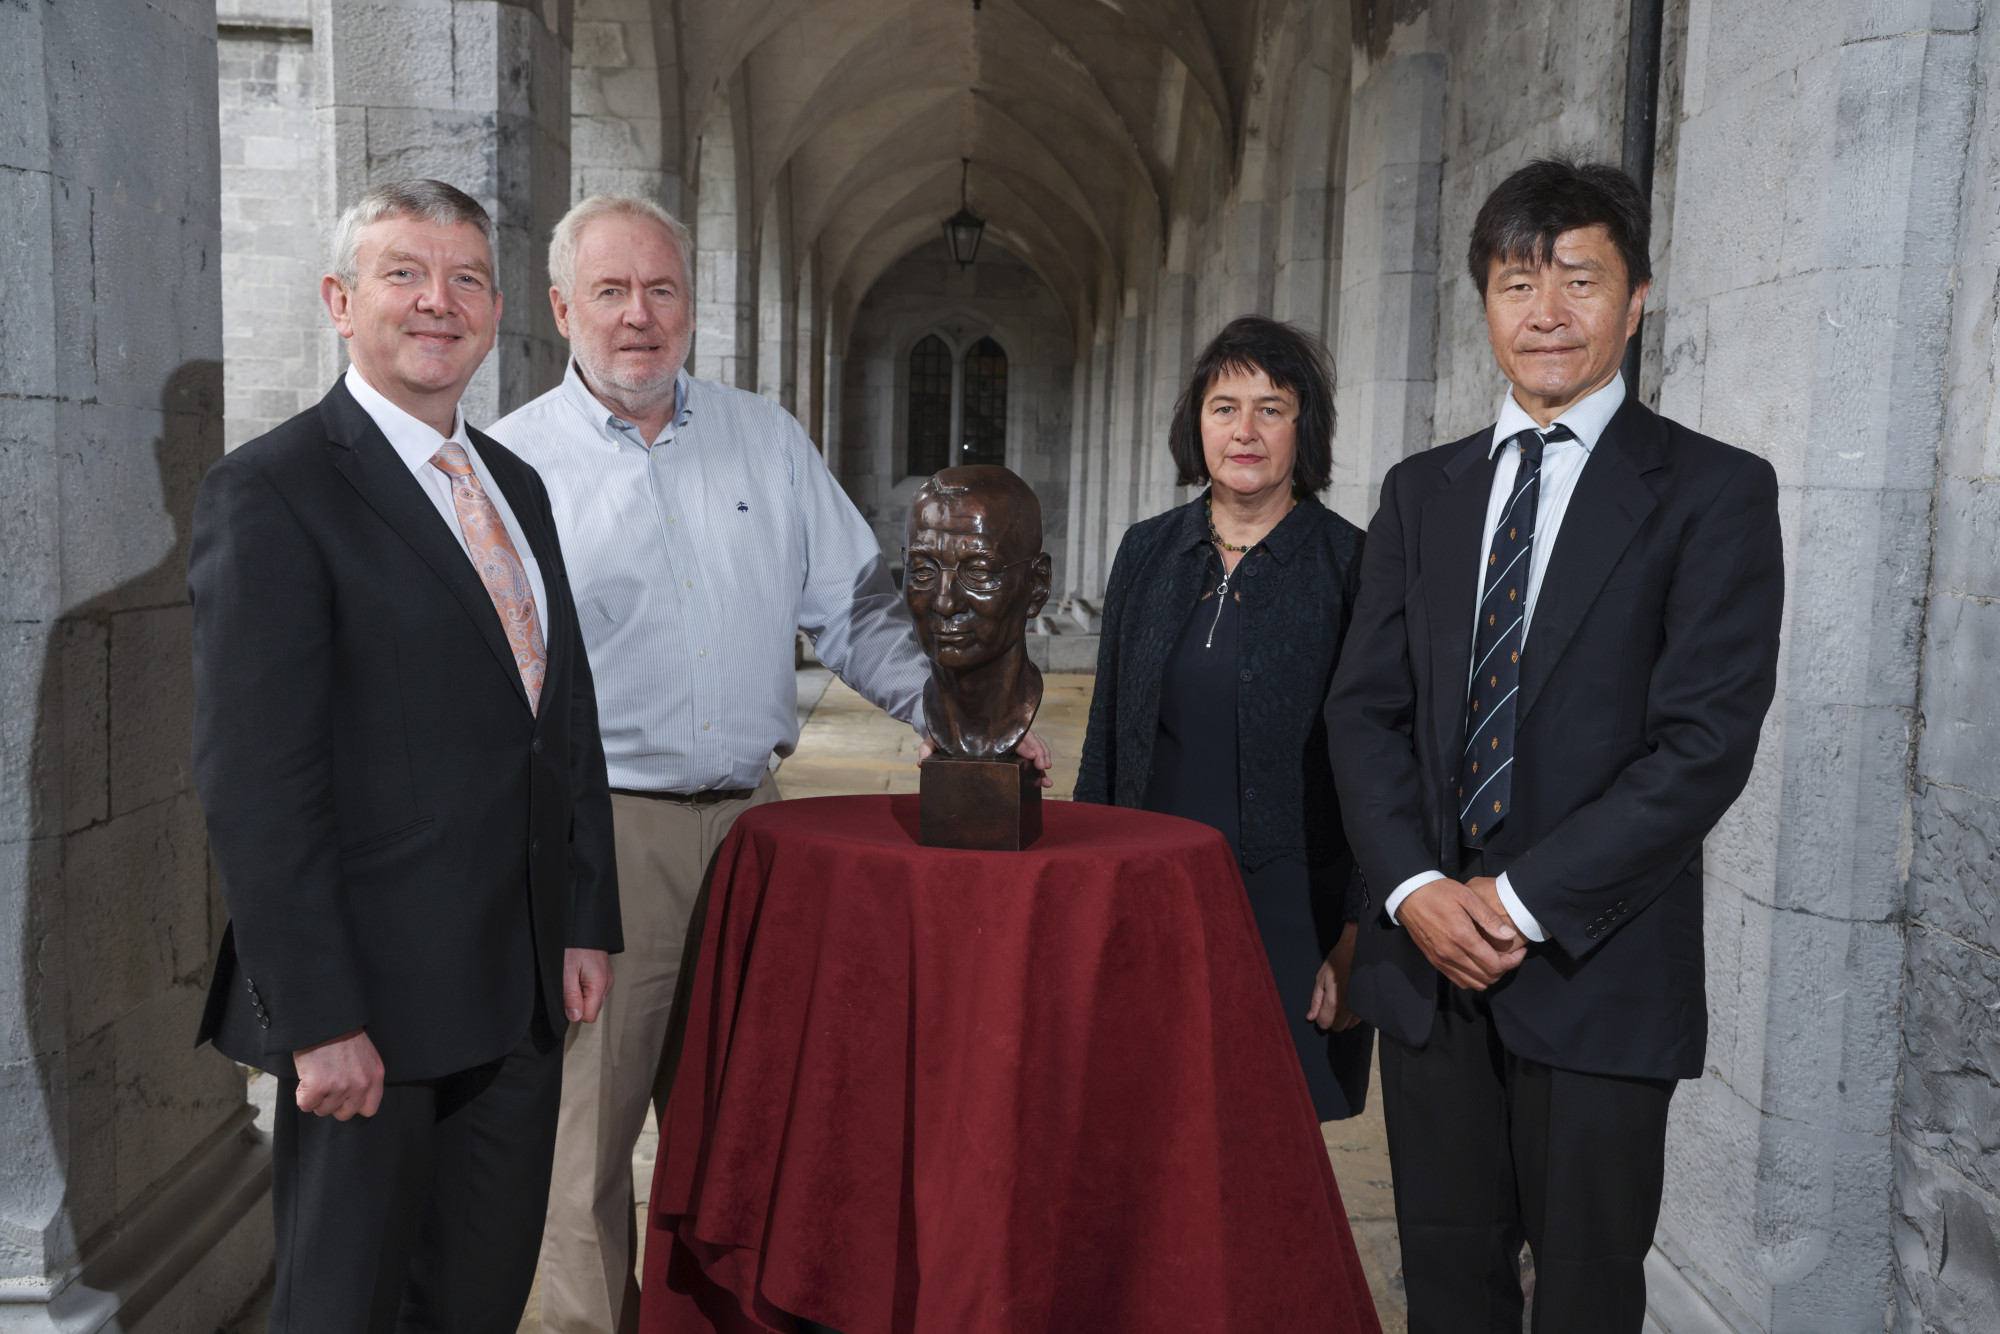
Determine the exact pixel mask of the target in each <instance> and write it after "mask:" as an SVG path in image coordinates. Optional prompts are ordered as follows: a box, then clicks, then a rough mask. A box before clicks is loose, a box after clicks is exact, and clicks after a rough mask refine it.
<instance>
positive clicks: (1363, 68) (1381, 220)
mask: <svg viewBox="0 0 2000 1334" xmlns="http://www.w3.org/2000/svg"><path fill="white" fill-rule="evenodd" d="M1381 8H1382V9H1384V10H1386V7H1381ZM1442 8H1443V9H1444V10H1449V8H1450V7H1449V6H1443V7H1442ZM1409 9H1410V10H1413V11H1414V14H1413V16H1412V17H1410V18H1409V19H1407V20H1406V21H1404V22H1402V23H1396V24H1393V25H1392V23H1391V21H1390V17H1389V15H1388V14H1387V13H1386V12H1382V13H1377V14H1373V15H1372V16H1371V17H1370V18H1369V19H1368V20H1367V23H1366V25H1364V26H1365V28H1366V31H1365V32H1357V36H1358V37H1359V38H1360V40H1359V41H1358V42H1357V44H1356V46H1355V49H1354V54H1353V59H1354V75H1353V83H1352V88H1353V94H1352V105H1351V108H1350V110H1349V113H1348V127H1349V129H1348V134H1349V139H1348V153H1347V188H1346V196H1345V199H1344V201H1343V205H1342V212H1343V218H1342V226H1341V234H1342V247H1343V248H1342V253H1341V259H1340V274H1341V283H1342V286H1341V291H1340V336H1339V345H1338V346H1337V347H1336V349H1335V354H1334V364H1335V365H1336V366H1337V367H1338V368H1339V372H1340V387H1339V390H1338V392H1337V396H1336V402H1337V404H1338V411H1339V414H1340V430H1339V431H1337V432H1336V433H1335V434H1334V440H1333V486H1332V488H1331V489H1330V490H1329V491H1328V493H1327V503H1328V504H1329V505H1330V506H1331V507H1332V508H1334V509H1336V510H1338V511H1339V512H1340V513H1341V514H1343V515H1345V516H1346V517H1347V518H1348V519H1351V520H1352V521H1354V522H1355V523H1358V524H1362V525H1364V526H1365V525H1366V524H1367V522H1368V518H1369V516H1370V515H1372V514H1373V513H1374V512H1375V501H1376V491H1377V488H1379V487H1380V485H1381V482H1382V475H1383V474H1384V473H1386V472H1387V471H1388V470H1389V468H1390V466H1391V465H1393V464H1395V463H1396V462H1397V461H1398V460H1400V459H1401V458H1402V457H1403V456H1404V455H1405V454H1407V453H1413V452H1415V451H1416V450H1419V449H1422V448H1425V447H1426V446H1428V445H1429V443H1430V439H1431V406H1432V402H1433V399H1434V396H1435V393H1436V374H1437V373H1436V367H1435V360H1434V358H1435V349H1436V342H1437V338H1436V334H1437V306H1438V303H1437V291H1438V183H1439V179H1440V175H1441V171H1442V152H1443V143H1444V95H1445V60H1444V54H1443V51H1444V31H1443V29H1444V23H1445V15H1444V14H1442V13H1437V12H1433V10H1432V7H1430V6H1422V7H1419V6H1410V7H1409ZM1396 12H1397V13H1398V14H1401V13H1403V12H1405V7H1404V6H1401V5H1398V6H1396Z"/></svg>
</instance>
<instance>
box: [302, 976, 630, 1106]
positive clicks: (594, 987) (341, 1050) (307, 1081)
mask: <svg viewBox="0 0 2000 1334" xmlns="http://www.w3.org/2000/svg"><path fill="white" fill-rule="evenodd" d="M610 990H611V956H610V955H609V954H608V953H606V952H605V951H603V950H579V949H566V950H564V951H563V1013H564V1014H566V1015H568V1016H569V1019H570V1022H571V1023H576V1022H579V1021H580V1022H582V1023H586V1024H594V1023H596V1022H597V1016H598V1014H599V1012H600V1011H602V1010H603V1008H604V997H605V995H606V994H607V993H608V992H609V991H610ZM292 1062H293V1064H294V1065H296V1066H297V1067H298V1071H299V1089H298V1093H297V1095H296V1096H297V1101H298V1104H299V1110H300V1111H302V1112H311V1113H312V1114H313V1115H314V1116H330V1117H332V1118H333V1119H334V1120H336V1121H346V1120H349V1119H350V1118H352V1117H356V1116H373V1115H375V1112H376V1110H377V1109H378V1108H380V1107H381V1105H382V1076H383V1070H382V1055H381V1053H380V1052H378V1051H376V1050H375V1044H374V1042H372V1041H371V1040H370V1039H369V1037H368V1030H367V1029H365V1028H357V1029H355V1030H354V1031H353V1032H352V1033H343V1034H341V1035H340V1036H339V1037H337V1038H329V1039H327V1040H326V1041H325V1042H321V1043H316V1044H315V1045H313V1046H310V1047H303V1048H301V1049H300V1050H298V1051H295V1052H293V1053H292Z"/></svg>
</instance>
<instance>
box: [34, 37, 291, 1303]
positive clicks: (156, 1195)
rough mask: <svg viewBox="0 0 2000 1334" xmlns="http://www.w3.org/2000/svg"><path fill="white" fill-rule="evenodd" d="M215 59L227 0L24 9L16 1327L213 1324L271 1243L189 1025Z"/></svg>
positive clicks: (251, 1162)
mask: <svg viewBox="0 0 2000 1334" xmlns="http://www.w3.org/2000/svg"><path fill="white" fill-rule="evenodd" d="M216 79H217V71H216V38H215V7H214V5H213V4H212V3H211V4H202V3H197V0H169V2H168V3H160V4H153V5H146V6H135V5H131V4H127V3H122V2H121V0H77V2H76V3H73V4H62V5H41V4H37V5H11V6H7V7H5V8H4V9H0V88H5V89H7V90H8V95H7V96H6V97H5V98H4V99H0V238H4V240H0V497H4V508H3V509H0V570H4V571H5V575H4V578H0V606H4V615H3V616H0V623H4V625H5V631H4V635H0V654H4V657H5V661H4V665H0V681H4V682H5V683H6V684H5V688H4V689H5V695H4V702H0V1330H6V1331H28V1330H36V1331H41V1330H57V1329H61V1330H64V1331H83V1330H97V1329H100V1328H106V1327H108V1328H114V1329H126V1330H132V1329H148V1330H152V1329H159V1330H166V1329H173V1330H189V1331H196V1330H200V1331H206V1330H210V1329H213V1328H215V1327H216V1326H217V1325H218V1324H219V1323H221V1322H223V1321H226V1320H227V1319H228V1318H229V1317H230V1316H231V1315H232V1314H234V1312H235V1311H236V1310H237V1309H238V1308H239V1307H240V1306H241V1305H242V1304H243V1302H244V1300H245V1299H246V1298H247V1297H249V1295H250V1294H251V1292H252V1291H253V1290H254V1288H255V1287H256V1285H257V1284H258V1283H259V1282H260V1281H261V1280H262V1278H263V1277H264V1275H265V1273H266V1272H267V1271H268V1268H269V1264H270V1258H271V1239H270V1227H271V1224H270V1214H269V1212H268V1206H267V1205H266V1204H265V1203H264V1200H265V1198H266V1196H267V1194H268V1187H269V1178H270V1153H269V1148H268V1144H267V1141H266V1140H265V1139H264V1137H263V1136H262V1135H260V1134H259V1133H258V1132H257V1131H256V1130H255V1129H254V1127H253V1126H252V1123H251V1118H252V1111H251V1108H250V1107H249V1106H247V1105H246V1103H245V1100H244V1079H243V1076H242V1074H241V1072H240V1071H239V1070H238V1069H237V1067H236V1066H235V1065H233V1064H231V1063H230V1062H229V1061H228V1060H226V1059H224V1058H223V1057H221V1056H220V1055H218V1054H216V1053H215V1052H214V1051H213V1050H211V1049H202V1050H196V1049H195V1048H194V1046H193V1039H194V1033H195V1028H196V1024H197V1022H198V1020H199V1018H200V1015H201V1009H202V998H203V986H204V983H205V981H206V979H207V976H208V969H209V962H210V959H211V958H212V956H213V952H214V948H215V944H216V941H217V938H218V935H219V932H220V929H221V925H222V914H221V911H220V908H219V902H218V896H217V895H216V894H215V892H214V889H213V885H212V880H211V876H210V873H209V864H208V848H207V841H206V836H205V833H204V828H203V822H202V813H201V808H200V805H199V804H198V802H197V801H196V798H195V794H194V790H193V783H192V778H191V774H190V765H189V748H190V724H191V718H192V709H191V694H192V690H191V678H190V672H189V667H188V654H189V642H190V632H191V620H192V618H191V615H190V611H189V607H188V602H187V581H186V543H187V536H188V522H189V517H190V514H191V512H192V510H193V505H194V495H195V488H196V486H197V484H198V483H199V481H200V479H201V476H202V473H203V472H204V471H206V469H207V468H208V466H209V465H210V464H211V463H212V462H213V461H214V460H215V459H217V458H219V457H221V454H222V367H221V358H222V293H221V282H220V272H221V262H220V261H221V234H220V233H221V222H220V216H219V211H218V200H219V198H220V192H221V187H220V178H219V166H218V160H217V147H218V145H217V133H216V124H217V121H216V114H217V110H216Z"/></svg>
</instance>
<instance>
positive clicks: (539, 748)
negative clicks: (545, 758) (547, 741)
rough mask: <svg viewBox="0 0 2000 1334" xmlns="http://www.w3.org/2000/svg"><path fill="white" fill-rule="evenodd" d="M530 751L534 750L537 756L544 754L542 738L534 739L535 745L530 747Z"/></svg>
mask: <svg viewBox="0 0 2000 1334" xmlns="http://www.w3.org/2000/svg"><path fill="white" fill-rule="evenodd" d="M529 749H531V750H533V751H534V752H535V754H537V755H539V754H541V753H542V739H541V738H540V737H536V738H535V739H534V742H533V743H532V744H531V745H530V747H529Z"/></svg>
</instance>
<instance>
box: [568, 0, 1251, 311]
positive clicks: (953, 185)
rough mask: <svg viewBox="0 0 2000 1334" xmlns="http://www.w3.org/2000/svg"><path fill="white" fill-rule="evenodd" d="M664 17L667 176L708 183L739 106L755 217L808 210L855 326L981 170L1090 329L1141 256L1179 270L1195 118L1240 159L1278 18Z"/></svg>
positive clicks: (1196, 13)
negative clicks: (706, 128)
mask: <svg viewBox="0 0 2000 1334" xmlns="http://www.w3.org/2000/svg"><path fill="white" fill-rule="evenodd" d="M653 4H654V11H655V18H654V31H655V33H656V34H658V35H657V36H656V38H655V44H656V46H658V47H660V48H661V54H662V55H663V56H664V57H666V58H663V59H662V60H661V66H662V73H661V108H662V109H661V123H662V127H663V140H664V142H663V143H662V146H661V153H662V158H663V163H662V166H663V169H664V170H665V171H667V172H668V173H670V174H677V175H679V176H680V177H681V178H682V179H683V180H688V181H693V180H695V179H696V178H697V176H698V175H699V173H700V165H699V156H700V154H701V152H702V135H701V130H702V126H703V125H704V124H706V123H710V121H711V117H713V116H714V115H716V114H718V108H726V109H727V110H728V114H730V115H731V116H732V117H734V118H736V120H737V121H738V122H739V123H736V124H734V125H733V126H732V143H733V144H734V145H735V149H734V151H735V152H736V153H737V154H738V155H739V157H740V158H742V160H744V161H746V162H747V164H748V168H747V174H748V179H747V180H741V181H739V182H738V191H739V198H741V199H742V200H743V202H744V203H745V204H747V206H748V209H749V212H748V216H749V217H753V218H762V217H764V216H766V214H765V209H766V206H767V201H768V200H770V199H771V198H772V197H773V195H774V193H775V194H778V195H780V196H781V197H783V198H784V199H786V200H787V201H788V207H789V209H790V213H791V219H790V229H789V236H790V238H791V242H790V243H791V245H792V247H793V248H794V253H796V254H799V255H807V254H810V255H812V256H814V262H815V263H816V265H817V280H816V281H817V290H818V291H819V292H821V293H823V294H825V299H826V300H828V301H829V302H830V305H831V309H832V311H833V313H834V317H835V326H836V327H839V326H840V325H842V324H843V323H844V322H845V320H846V318H847V317H848V316H849V315H850V314H851V313H852V310H853V308H854V306H855V305H856V304H857V303H858V302H859V301H860V300H861V298H862V297H863V296H864V295H865V294H866V292H867V291H868V288H869V286H870V284H872V283H873V282H874V281H875V279H876V278H877V277H879V276H880V275H881V274H882V273H883V272H884V271H885V270H886V269H887V268H888V267H889V266H890V265H891V264H893V263H894V262H895V261H896V260H897V259H899V258H900V257H902V256H903V255H905V254H907V253H909V252H910V250H911V249H912V248H913V247H915V246H918V245H922V244H923V243H925V242H926V241H929V240H930V239H932V238H934V237H935V236H936V235H937V228H938V223H939V222H940V220H941V219H943V218H944V217H945V216H946V215H948V214H949V213H951V212H953V211H954V210H955V209H956V208H957V207H958V203H959V174H960V173H959V168H960V160H961V159H962V158H970V159H971V160H972V170H971V184H970V197H971V203H972V207H973V209H974V211H975V212H977V213H979V214H981V215H982V216H983V217H985V218H986V219H987V220H988V224H989V233H988V234H989V235H990V236H992V237H993V238H995V239H996V240H999V241H1001V242H1002V243H1003V244H1005V245H1006V246H1007V247H1008V248H1009V249H1011V250H1013V251H1014V252H1015V253H1016V254H1018V255H1020V256H1021V258H1022V259H1023V260H1024V261H1026V262H1027V263H1028V264H1029V265H1030V266H1032V267H1033V268H1034V269H1035V270H1036V271H1037V272H1038V273H1039V274H1040V275H1041V276H1042V278H1043V279H1044V280H1045V281H1046V282H1047V283H1048V284H1049V286H1050V288H1051V289H1052V290H1053V291H1055V292H1056V293H1057V295H1058V297H1059V299H1060V300H1061V301H1062V302H1063V305H1064V308H1065V310H1066V312H1067V314H1068V316H1069V318H1070V320H1071V321H1072V323H1073V325H1074V327H1075V328H1076V329H1077V330H1078V331H1079V332H1082V331H1084V330H1086V329H1088V328H1089V327H1090V326H1091V324H1092V323H1093V321H1094V320H1095V319H1097V318H1098V317H1099V315H1101V313H1102V312H1101V311H1100V310H1099V309H1098V307H1099V305H1100V303H1101V301H1102V300H1103V294H1105V293H1107V292H1116V291H1117V290H1119V288H1120V286H1121V285H1122V284H1123V283H1124V281H1125V279H1126V277H1127V274H1126V269H1127V268H1128V267H1130V266H1131V265H1132V264H1133V263H1134V262H1135V257H1136V258H1137V262H1140V263H1142V264H1143V265H1144V266H1145V267H1146V268H1148V269H1150V268H1151V267H1152V265H1153V264H1155V263H1157V261H1158V258H1159V251H1160V247H1161V245H1162V243H1163V241H1162V238H1164V237H1165V236H1166V234H1167V231H1168V220H1167V217H1166V212H1167V207H1168V200H1169V198H1170V196H1171V194H1172V181H1173V179H1174V176H1175V172H1176V165H1177V164H1176V156H1177V154H1178V153H1179V152H1180V151H1181V144H1182V143H1183V141H1184V139H1185V138H1186V136H1187V127H1188V124H1189V118H1190V117H1194V118H1196V119H1199V120H1203V121H1205V122H1206V123H1205V124H1203V125H1201V126H1200V130H1201V132H1200V133H1199V134H1198V136H1197V138H1198V139H1199V141H1200V142H1201V143H1204V144H1209V145H1217V146H1222V147H1223V148H1224V150H1225V151H1228V152H1231V153H1233V152H1234V151H1235V149H1236V145H1237V142H1238V138H1239V135H1238V130H1237V127H1238V126H1239V125H1241V124H1242V123H1243V118H1244V114H1245V105H1246V101H1247V100H1248V99H1250V98H1251V97H1252V95H1253V94H1252V88H1253V85H1254V83H1255V81H1256V71H1255V70H1254V69H1253V68H1252V62H1251V60H1250V57H1249V52H1250V51H1251V49H1252V47H1253V45H1254V39H1255V33H1254V32H1253V31H1252V29H1251V23H1252V16H1253V15H1254V11H1255V9H1256V6H1252V5H1242V4H1238V3H1234V0H978V2H977V3H975V0H701V2H700V3H693V2H691V0H653ZM591 7H592V6H590V5H585V6H584V9H585V10H588V9H590V8H591ZM744 145H747V146H748V147H747V153H746V152H745V150H744ZM1231 166H1232V167H1233V164H1231ZM1223 174H1224V175H1225V176H1227V175H1228V174H1230V169H1229V168H1225V170H1224V172H1223ZM781 182H782V185H781V184H780V183H781Z"/></svg>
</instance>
